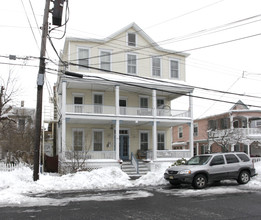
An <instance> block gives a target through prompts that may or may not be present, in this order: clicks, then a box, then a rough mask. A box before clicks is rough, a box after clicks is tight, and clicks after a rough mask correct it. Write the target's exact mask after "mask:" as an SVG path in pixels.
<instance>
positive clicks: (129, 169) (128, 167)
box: [121, 161, 149, 179]
mask: <svg viewBox="0 0 261 220" xmlns="http://www.w3.org/2000/svg"><path fill="white" fill-rule="evenodd" d="M121 169H122V171H123V172H125V173H127V174H128V175H129V177H130V178H131V179H137V178H139V177H141V176H143V175H146V174H147V173H148V172H149V168H148V167H147V165H146V164H145V163H144V162H142V161H139V173H138V174H137V172H136V169H135V167H134V166H133V165H132V164H131V162H130V161H124V162H123V163H122V167H121Z"/></svg>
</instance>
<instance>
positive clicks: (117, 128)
mask: <svg viewBox="0 0 261 220" xmlns="http://www.w3.org/2000/svg"><path fill="white" fill-rule="evenodd" d="M115 108H116V126H115V133H116V134H115V138H116V140H115V141H116V143H115V147H116V149H115V154H116V157H115V158H116V160H119V159H120V120H119V117H118V116H119V114H120V88H119V86H115Z"/></svg>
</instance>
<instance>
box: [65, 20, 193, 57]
mask: <svg viewBox="0 0 261 220" xmlns="http://www.w3.org/2000/svg"><path fill="white" fill-rule="evenodd" d="M129 29H134V31H135V32H136V33H138V34H139V35H141V36H142V37H143V38H144V39H145V40H146V41H148V43H149V44H150V45H151V46H152V47H154V48H155V49H156V50H159V51H162V52H165V53H170V54H171V53H173V54H175V53H176V54H178V55H180V56H184V57H187V56H189V54H188V53H182V52H178V51H174V50H168V49H164V48H162V47H160V46H159V45H158V44H157V43H156V42H155V41H154V40H152V38H151V37H150V36H149V35H147V34H146V33H145V32H144V31H143V30H142V29H141V28H140V27H139V26H138V25H137V24H136V23H135V22H133V23H130V24H129V25H127V26H125V27H123V28H122V29H120V30H118V31H117V32H115V33H113V34H111V35H110V36H108V37H106V38H104V39H94V38H75V37H67V38H66V39H65V44H64V48H65V47H66V46H67V44H68V42H69V41H80V42H94V43H101V44H103V43H107V42H108V41H110V40H112V39H114V38H115V37H116V36H118V35H120V34H122V33H124V32H127V31H128V30H129Z"/></svg>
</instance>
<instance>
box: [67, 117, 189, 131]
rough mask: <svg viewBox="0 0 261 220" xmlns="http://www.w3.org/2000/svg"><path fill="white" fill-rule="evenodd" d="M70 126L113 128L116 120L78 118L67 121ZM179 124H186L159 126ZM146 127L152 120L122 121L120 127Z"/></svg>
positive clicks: (168, 123) (167, 124) (176, 122)
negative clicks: (82, 125) (83, 125)
mask: <svg viewBox="0 0 261 220" xmlns="http://www.w3.org/2000/svg"><path fill="white" fill-rule="evenodd" d="M66 122H67V123H68V124H89V125H90V124H92V125H104V126H113V127H115V123H116V120H115V119H107V120H104V119H103V120H99V119H97V118H96V119H84V118H81V119H77V118H70V119H68V118H67V120H66ZM179 124H184V121H183V122H181V121H173V120H172V121H158V122H157V126H158V128H167V127H172V126H177V125H179ZM130 126H131V127H136V128H137V129H138V127H144V126H149V127H152V126H153V122H152V121H151V120H147V121H144V120H138V119H137V120H120V127H130Z"/></svg>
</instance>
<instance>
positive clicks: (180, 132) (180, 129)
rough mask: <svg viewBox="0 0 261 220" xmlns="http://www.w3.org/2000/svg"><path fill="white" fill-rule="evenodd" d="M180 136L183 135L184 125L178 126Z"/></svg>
mask: <svg viewBox="0 0 261 220" xmlns="http://www.w3.org/2000/svg"><path fill="white" fill-rule="evenodd" d="M178 137H179V138H182V137H183V127H182V126H180V127H178Z"/></svg>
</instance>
